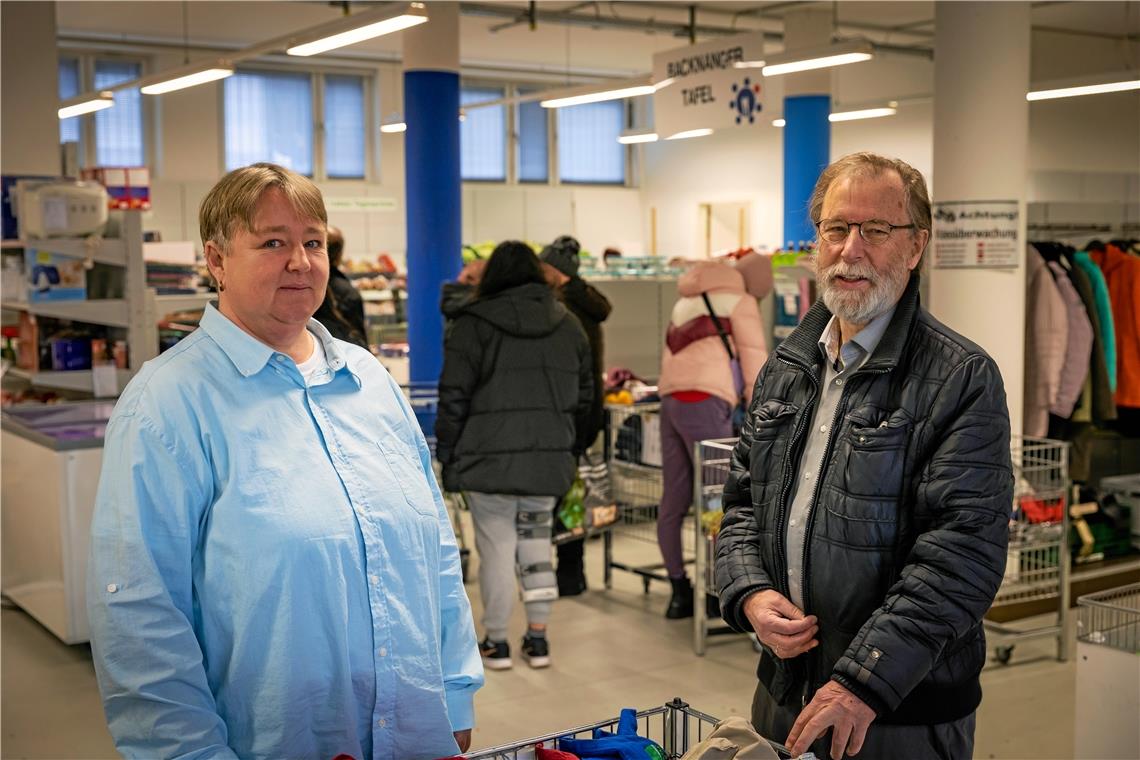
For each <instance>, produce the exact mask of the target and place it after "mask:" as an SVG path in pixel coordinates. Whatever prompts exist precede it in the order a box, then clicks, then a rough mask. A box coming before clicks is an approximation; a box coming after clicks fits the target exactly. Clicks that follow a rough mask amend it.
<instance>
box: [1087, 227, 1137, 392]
mask: <svg viewBox="0 0 1140 760" xmlns="http://www.w3.org/2000/svg"><path fill="white" fill-rule="evenodd" d="M1089 256H1090V257H1092V260H1093V262H1095V263H1096V265H1097V266H1098V267H1100V271H1101V272H1103V273H1104V279H1105V282H1106V283H1108V300H1109V302H1110V303H1111V304H1112V319H1113V325H1114V328H1115V329H1114V333H1115V337H1116V396H1115V399H1116V405H1117V406H1127V407H1140V258H1137V257H1136V256H1132V255H1130V254H1127V253H1125V252H1124V251H1122V250H1120V249H1119V248H1117V247H1116V246H1114V245H1108V246H1105V249H1104V250H1103V251H1089Z"/></svg>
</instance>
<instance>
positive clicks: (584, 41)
mask: <svg viewBox="0 0 1140 760" xmlns="http://www.w3.org/2000/svg"><path fill="white" fill-rule="evenodd" d="M430 5H431V3H430V2H429V10H430ZM475 5H479V6H483V7H484V10H485V11H487V10H488V9H489V12H490V13H492V14H503V15H498V16H495V15H476V14H473V13H468V12H465V14H464V16H463V18H462V24H461V55H462V58H463V61H464V64H465V65H466V66H471V67H505V68H508V69H509V68H523V69H529V70H535V71H546V72H549V73H551V74H554V75H558V74H563V75H564V74H567V73H568V72H576V73H579V74H598V75H615V76H616V75H626V74H633V73H639V72H645V71H648V70H649V69H650V64H651V59H652V56H653V53H655V52H658V51H662V50H668V49H671V48H675V47H678V46H680V45H683V44H685V40H686V37H685V36H680V37H678V36H676V34H677V33H678V28H679V27H680V26H682V25H684V24H687V23H688V19H689V5H690V4H689V3H684V2H665V1H658V2H601V3H581V2H539V3H538V4H537V10H538V12H539V13H540V20H539V23H538V27H537V29H535V30H533V31H532V30H531V29H530V28H529V25H528V24H526V23H517V24H514V25H511V22H512V21H513V20H514V18H512V17H516V18H517V17H518V16H519V15H521V14H523V13H525V11H526V8H527V5H528V4H527V3H526V2H493V1H490V2H489V1H487V0H484V2H481V3H474V4H469V3H464V6H465V8H466V9H468V10H470V9H472V7H473V6H475ZM695 5H696V7H697V19H696V20H697V24H698V27H710V28H715V29H729V28H735V29H739V30H741V31H745V30H754V29H763V30H765V31H768V32H771V33H773V34H779V32H780V31H781V30H782V21H781V17H782V14H783V13H784V12H786V11H787V10H788V9H790V8H798V7H805V6H812V5H814V6H820V7H825V8H827V9H829V10H832V11H833V12H834V13H835V14H836V17H837V20H838V32H839V34H841V35H843V36H848V37H850V36H866V37H869V38H871V39H874V40H876V41H878V42H885V43H893V44H897V45H903V46H915V47H926V48H929V47H931V46H932V44H933V19H934V15H935V14H934V10H935V9H934V6H935V3H933V2H907V1H904V2H874V1H868V2H862V1H856V0H844V1H842V2H836V3H832V2H762V3H761V2H723V1H722V2H698V3H695ZM56 6H57V9H58V10H57V25H58V28H59V32H60V36H61V38H63V39H64V40H65V41H67V40H71V41H74V40H91V39H96V38H97V39H104V40H114V41H121V42H141V41H149V42H152V43H153V42H161V43H165V44H172V45H181V43H182V40H183V38H184V36H185V37H188V38H189V40H190V42H191V45H192V46H194V47H212V46H218V47H221V48H226V47H230V48H240V47H246V46H249V45H252V44H254V43H256V42H259V41H262V40H266V39H270V38H273V37H277V36H280V35H283V34H287V33H290V32H293V31H298V30H301V29H304V28H307V27H310V26H313V25H316V24H318V23H322V22H325V21H329V20H331V19H335V18H337V17H339V16H340V15H341V13H342V10H341V7H340V4H337V5H336V6H334V5H333V4H331V3H324V2H274V1H272V0H263V1H247V0H227V1H220V0H191V1H190V2H157V1H147V0H135V1H133V2H103V1H93V2H74V1H68V2H58V3H56ZM352 6H353V7H354V9H355V8H359V7H361V6H362V3H353V4H352ZM1033 6H1034V7H1033V11H1032V14H1033V24H1034V27H1035V28H1037V29H1039V30H1040V29H1065V30H1069V31H1072V32H1080V33H1085V34H1095V35H1106V37H1105V44H1106V45H1112V44H1115V43H1113V42H1112V41H1111V40H1110V39H1108V37H1116V38H1120V37H1123V36H1125V35H1130V36H1131V37H1132V40H1133V41H1136V40H1140V2H1135V1H1131V2H1054V3H1044V2H1036V3H1034V4H1033ZM568 11H569V12H572V13H573V15H574V16H576V17H578V19H577V20H576V21H575V23H573V24H566V23H559V22H558V21H555V20H552V19H544V18H542V15H541V14H549V13H559V12H562V13H566V12H568ZM184 14H185V20H186V23H185V26H184V23H183V19H184ZM583 17H585V18H589V17H593V18H595V19H598V25H597V26H594V25H588V24H586V23H585V22H584V21H583V20H582V18H583ZM612 19H617V20H618V21H617V22H615V23H627V24H628V23H634V22H638V21H640V22H643V23H649V22H652V23H654V24H656V26H657V30H656V31H646V30H645V29H632V30H631V29H614V28H611V27H609V26H607V23H608V20H612ZM707 36H709V35H699V36H698V38H699V39H701V38H707ZM400 44H401V42H400V35H392V36H389V37H382V38H379V39H377V40H372V41H369V42H365V43H361V44H359V45H355V46H353V47H351V48H346V49H343V50H342V51H340V52H339V53H337V54H333V55H330V56H329V57H337V56H341V57H381V58H390V59H394V58H397V57H398V56H399V53H400ZM768 45H769V48H770V49H779V47H780V43H779V41H778V39H773V40H772V41H770V42H769V43H768ZM1131 65H1132V66H1133V67H1135V66H1138V65H1140V61H1132V62H1131Z"/></svg>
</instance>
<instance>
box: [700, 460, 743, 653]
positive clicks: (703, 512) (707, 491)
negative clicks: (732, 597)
mask: <svg viewBox="0 0 1140 760" xmlns="http://www.w3.org/2000/svg"><path fill="white" fill-rule="evenodd" d="M735 445H736V439H735V438H722V439H719V440H709V441H701V442H699V443H698V444H697V445H696V447H695V456H694V458H693V504H695V505H696V508H697V519H695V520H693V531H694V535H693V543H694V545H695V547H696V561H695V565H694V575H695V576H696V579H697V580H696V585H695V587H694V588H693V595H694V597H695V599H694V602H693V651H694V652H696V653H697V654H698V655H704V653H705V645H706V643H707V641H708V637H709V636H722V635H726V634H733V633H736V631H734V630H732V629H731V628H729V627H728V626H727V625H717V624H716V621H715V620H711V619H710V618H709V616H708V612H707V609H706V606H705V604H704V598H705V595H706V594H711V595H712V596H714V597H715V596H716V595H717V594H718V593H719V591H718V589H717V586H716V577H715V576H716V572H715V568H716V537H717V534H718V533H719V532H720V521H721V518H722V517H724V506H723V495H724V484H725V483H726V482H727V481H728V473H729V470H730V469H731V467H732V449H733V447H734V446H735Z"/></svg>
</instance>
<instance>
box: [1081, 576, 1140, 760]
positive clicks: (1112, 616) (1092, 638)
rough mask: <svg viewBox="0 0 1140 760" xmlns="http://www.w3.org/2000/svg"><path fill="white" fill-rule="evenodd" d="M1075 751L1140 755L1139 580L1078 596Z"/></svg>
mask: <svg viewBox="0 0 1140 760" xmlns="http://www.w3.org/2000/svg"><path fill="white" fill-rule="evenodd" d="M1077 608H1078V618H1077V700H1076V716H1075V717H1076V723H1075V731H1074V737H1073V738H1074V748H1075V751H1074V753H1073V756H1074V757H1096V758H1135V757H1140V721H1137V720H1136V716H1137V715H1140V583H1133V584H1132V585H1129V586H1122V587H1121V588H1116V589H1110V590H1108V591H1101V592H1098V593H1095V594H1088V595H1086V596H1082V597H1080V598H1079V599H1078V600H1077Z"/></svg>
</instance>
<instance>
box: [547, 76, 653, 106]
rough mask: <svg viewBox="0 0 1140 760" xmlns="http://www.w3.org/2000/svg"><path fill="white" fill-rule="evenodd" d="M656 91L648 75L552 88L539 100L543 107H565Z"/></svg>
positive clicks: (648, 93) (634, 96) (637, 95)
mask: <svg viewBox="0 0 1140 760" xmlns="http://www.w3.org/2000/svg"><path fill="white" fill-rule="evenodd" d="M666 86H667V85H666ZM654 92H656V88H655V87H654V86H653V83H652V82H650V81H649V77H648V76H642V77H636V78H634V79H623V80H618V81H610V82H601V83H598V84H587V85H582V86H581V87H569V88H566V89H562V90H553V91H551V92H548V93H544V97H543V99H542V100H540V101H539V105H540V106H542V107H543V108H566V107H567V106H580V105H582V104H584V103H601V102H603V101H606V100H620V99H621V98H636V97H639V96H641V95H652V94H653V93H654Z"/></svg>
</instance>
